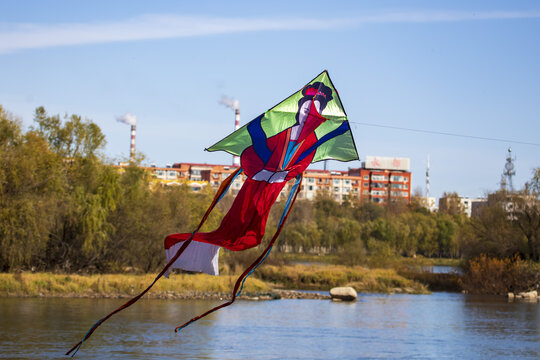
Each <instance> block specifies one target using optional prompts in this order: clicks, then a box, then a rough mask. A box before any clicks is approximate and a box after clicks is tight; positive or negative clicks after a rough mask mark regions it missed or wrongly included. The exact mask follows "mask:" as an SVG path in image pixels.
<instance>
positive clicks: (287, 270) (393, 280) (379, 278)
mask: <svg viewBox="0 0 540 360" xmlns="http://www.w3.org/2000/svg"><path fill="white" fill-rule="evenodd" d="M155 276H156V275H155V274H89V275H80V274H56V273H43V272H40V273H32V272H19V273H0V296H1V297H63V298H130V297H133V296H135V295H137V294H139V293H140V292H142V291H143V290H144V289H145V288H146V287H147V286H148V285H149V284H150V283H151V282H152V281H153V280H154V279H155ZM236 279H237V275H220V276H210V275H206V274H187V273H182V274H172V275H171V276H170V278H168V279H167V278H162V279H160V280H159V281H158V282H157V283H156V284H155V285H154V287H153V288H152V289H151V290H150V291H149V292H148V293H147V294H146V295H145V298H150V299H215V300H227V299H229V298H230V297H231V291H232V289H233V287H234V283H235V282H236ZM335 286H351V287H353V288H354V289H355V290H356V291H357V292H359V293H385V294H388V293H409V294H428V293H430V292H429V290H428V289H427V287H426V286H424V285H422V284H421V283H419V282H416V281H413V280H409V279H406V278H404V277H402V276H400V275H398V274H397V273H396V272H395V271H394V270H389V269H366V268H360V267H358V268H356V267H355V268H345V267H328V266H324V267H323V268H322V269H320V268H317V267H309V266H307V267H306V266H301V265H295V266H279V267H278V266H266V267H264V268H263V269H261V271H259V273H258V277H255V276H251V277H250V278H248V280H247V281H246V282H245V284H244V289H243V291H242V294H241V296H239V299H245V300H270V299H281V298H287V299H329V298H330V296H329V290H330V288H332V287H335ZM305 290H314V291H305Z"/></svg>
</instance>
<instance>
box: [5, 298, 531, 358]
mask: <svg viewBox="0 0 540 360" xmlns="http://www.w3.org/2000/svg"><path fill="white" fill-rule="evenodd" d="M122 302H123V301H121V300H113V299H63V298H56V299H55V298H0V357H1V358H9V359H48V358H66V357H65V356H63V353H65V352H66V351H67V350H68V349H70V348H71V346H73V345H74V344H75V343H77V342H78V341H79V340H80V339H81V337H82V336H83V335H84V334H85V333H86V331H87V330H88V328H89V327H90V326H91V325H92V324H93V323H94V322H95V321H96V320H98V318H99V317H100V316H103V315H105V314H106V313H108V312H109V311H111V310H112V309H114V308H116V307H117V306H118V305H120V304H121V303H122ZM216 304H217V302H215V301H209V300H208V301H205V300H197V301H194V300H193V301H192V300H189V301H187V300H141V301H139V302H138V303H136V304H135V305H133V306H132V307H131V308H129V309H127V310H124V311H123V312H121V313H119V314H117V315H115V316H113V317H112V318H111V319H109V321H107V322H106V323H104V324H103V325H102V326H101V327H100V328H98V330H97V331H96V332H95V333H94V335H93V336H92V337H91V338H90V339H89V340H88V341H87V342H85V344H84V345H83V347H82V348H81V350H80V351H79V352H78V353H77V355H76V356H75V358H78V359H97V358H101V359H461V360H463V359H489V360H495V359H504V360H507V359H538V358H540V310H539V308H540V305H538V304H536V303H508V302H507V301H506V300H505V299H504V298H502V297H489V296H473V295H464V294H453V293H435V294H433V295H401V294H399V295H376V294H369V295H363V294H360V295H359V300H358V301H357V302H355V303H335V302H331V301H329V300H272V301H238V302H237V303H235V304H233V305H232V306H230V307H228V308H225V309H222V310H220V311H218V312H216V313H214V314H212V315H210V316H208V317H207V318H205V319H202V320H200V321H199V322H197V323H195V324H192V325H190V326H189V327H187V328H186V329H184V330H183V331H182V332H181V333H178V334H175V333H174V331H173V329H174V327H175V326H177V325H180V324H181V323H183V322H184V321H186V320H188V319H189V318H191V317H192V316H194V315H198V314H200V313H201V312H203V311H205V310H207V309H209V308H211V307H212V306H214V305H216Z"/></svg>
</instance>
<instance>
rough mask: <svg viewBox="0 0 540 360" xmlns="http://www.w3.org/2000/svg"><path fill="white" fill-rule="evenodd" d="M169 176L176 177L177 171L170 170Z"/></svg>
mask: <svg viewBox="0 0 540 360" xmlns="http://www.w3.org/2000/svg"><path fill="white" fill-rule="evenodd" d="M167 177H169V178H173V179H176V171H168V172H167Z"/></svg>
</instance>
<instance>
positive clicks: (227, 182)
mask: <svg viewBox="0 0 540 360" xmlns="http://www.w3.org/2000/svg"><path fill="white" fill-rule="evenodd" d="M241 171H242V168H238V169H237V170H236V171H235V172H233V173H232V174H231V175H229V177H227V178H226V179H225V180H224V181H223V182H222V183H221V185H220V187H219V189H218V191H217V193H216V195H215V196H214V200H213V201H212V203H211V204H210V206H209V207H208V210H206V213H205V214H204V216H203V218H202V219H201V222H200V223H199V226H197V228H196V229H195V230H194V231H193V233H192V234H191V236H190V237H189V238H188V239H187V240H186V241H184V243H183V244H182V246H181V247H180V248H179V249H178V251H177V252H176V254H175V255H174V256H173V257H172V258H171V260H169V262H168V263H167V265H165V267H164V268H163V270H161V272H160V273H159V274H158V275H157V276H156V278H155V279H154V281H153V282H152V283H151V284H150V285H149V286H148V287H147V288H146V289H145V290H143V292H141V293H140V294H139V295H137V296H135V297H134V298H132V299H130V300H129V301H127V302H126V303H125V304H123V305H122V306H120V307H119V308H118V309H116V310H114V311H113V312H111V313H110V314H109V315H107V316H105V317H104V318H102V319H100V320H99V321H98V322H97V323H95V324H94V326H92V327H91V328H90V330H88V332H87V333H86V335H85V336H84V338H83V339H82V340H81V341H79V342H78V343H77V344H76V345H75V346H73V347H72V348H71V350H69V351H68V352H67V353H66V355H69V354H70V353H71V352H72V351H73V350H75V352H74V353H73V355H72V357H73V356H75V354H76V353H77V351H79V349H80V347H81V345H82V343H83V342H84V341H85V340H86V339H88V338H90V336H91V335H92V334H93V332H94V331H95V330H96V329H97V328H98V327H99V326H100V325H101V324H103V323H104V322H105V321H106V320H107V319H108V318H110V317H111V316H113V315H114V314H116V313H117V312H119V311H122V310H124V309H125V308H127V307H129V306H131V305H133V304H134V303H135V302H136V301H137V300H139V299H140V298H141V297H142V296H143V295H144V294H146V293H147V292H148V291H149V290H150V289H151V288H152V286H154V284H155V283H156V282H157V281H158V280H159V278H161V277H162V276H163V275H164V274H165V273H166V272H167V270H169V268H170V267H171V265H172V264H174V262H175V261H176V260H177V259H178V258H179V257H180V255H182V253H183V252H184V250H185V249H186V248H187V247H188V245H189V244H190V243H191V242H192V241H193V236H194V235H195V234H196V233H197V232H198V231H199V230H200V228H201V227H202V226H203V224H204V223H205V222H206V219H207V218H208V216H209V215H210V213H211V212H212V210H213V209H214V207H215V206H216V204H217V203H218V202H219V200H221V198H222V197H223V195H224V194H225V192H226V191H227V189H228V188H229V186H230V184H231V183H232V181H233V180H234V178H235V177H236V176H237V175H238V174H239V173H240V172H241Z"/></svg>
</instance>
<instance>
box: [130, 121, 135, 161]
mask: <svg viewBox="0 0 540 360" xmlns="http://www.w3.org/2000/svg"><path fill="white" fill-rule="evenodd" d="M134 160H135V125H131V146H130V148H129V161H130V162H133V161H134Z"/></svg>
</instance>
